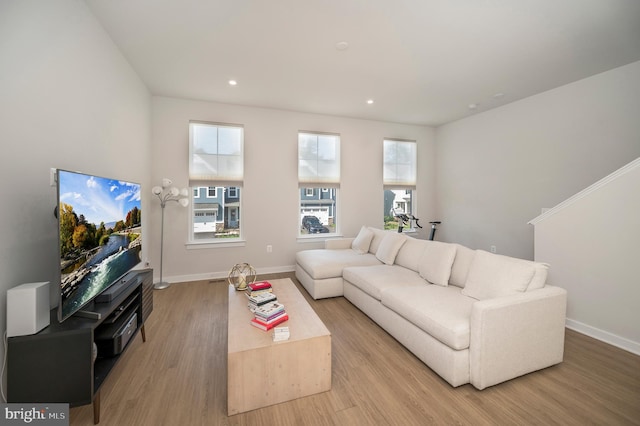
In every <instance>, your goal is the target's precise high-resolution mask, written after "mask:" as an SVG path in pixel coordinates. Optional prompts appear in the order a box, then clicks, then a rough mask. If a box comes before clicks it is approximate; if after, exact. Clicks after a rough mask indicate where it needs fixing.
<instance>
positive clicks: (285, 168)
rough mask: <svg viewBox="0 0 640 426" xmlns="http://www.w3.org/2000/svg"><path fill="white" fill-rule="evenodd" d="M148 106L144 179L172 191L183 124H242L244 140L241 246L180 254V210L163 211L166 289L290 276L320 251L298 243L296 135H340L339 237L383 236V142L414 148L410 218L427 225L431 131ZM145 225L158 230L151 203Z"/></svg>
mask: <svg viewBox="0 0 640 426" xmlns="http://www.w3.org/2000/svg"><path fill="white" fill-rule="evenodd" d="M152 102H153V114H152V115H153V118H152V120H153V130H152V138H153V156H152V159H153V161H152V170H151V176H152V179H153V182H155V184H157V183H159V182H160V180H161V179H162V178H163V177H168V178H170V179H172V180H173V181H174V184H176V185H177V186H179V187H184V186H187V185H188V176H187V175H188V123H189V120H202V121H212V122H221V123H235V124H242V125H244V130H245V180H244V188H243V191H242V198H243V201H242V203H243V205H242V207H243V212H242V220H243V232H244V237H245V239H246V245H245V246H244V247H232V248H229V247H226V248H212V249H198V250H188V249H187V248H186V247H185V243H186V241H187V236H188V209H184V208H181V207H179V206H177V205H176V204H172V205H169V206H168V207H167V208H166V210H165V248H164V256H163V264H164V274H163V278H164V279H166V280H168V281H170V282H172V281H174V282H175V281H182V280H190V279H204V278H212V277H220V276H226V274H227V273H228V271H229V270H230V269H231V267H232V266H233V265H234V264H236V263H239V262H248V263H250V264H251V265H253V266H254V267H255V268H256V269H257V270H258V272H259V273H266V272H277V271H284V270H292V269H293V266H294V264H295V253H296V252H297V251H298V250H301V249H307V248H318V247H321V246H322V244H321V243H320V242H317V241H316V242H315V243H307V242H299V241H298V239H297V237H298V224H299V220H300V217H299V207H298V203H299V200H298V181H297V176H298V175H297V173H298V169H297V152H298V151H297V150H298V142H297V135H298V131H299V130H307V131H322V132H332V133H338V134H340V138H341V150H342V152H341V164H342V170H341V184H340V185H341V186H340V193H339V209H340V224H339V226H340V229H341V232H342V234H343V235H345V236H355V235H356V234H357V232H358V230H359V229H360V226H362V225H371V226H377V227H381V226H382V212H383V191H382V140H383V139H384V138H385V137H396V138H403V139H413V140H417V141H418V157H419V159H418V170H419V175H418V178H419V182H420V185H419V188H418V191H417V192H418V193H417V205H418V206H417V208H418V210H417V213H416V216H417V217H419V218H421V219H423V220H424V222H425V223H426V222H428V221H429V220H430V218H431V217H433V212H434V200H435V198H434V191H433V188H434V184H433V182H434V165H435V163H434V149H433V143H434V142H433V130H432V129H430V128H426V127H422V126H410V125H401V124H391V123H383V122H376V121H366V120H356V119H349V118H340V117H332V116H325V115H316V114H303V113H297V112H289V111H281V110H273V109H264V108H253V107H242V106H234V105H226V104H216V103H209V102H198V101H189V100H180V99H173V98H166V97H154V98H153V101H152ZM156 201H157V200H156ZM151 217H152V222H151V226H152V229H154V230H159V229H160V208H159V205H158V203H152V211H151ZM427 224H428V223H427ZM425 232H426V231H425ZM158 234H159V232H156V233H155V234H154V236H153V238H152V239H151V247H150V251H151V262H152V265H153V266H154V267H156V268H157V267H158V265H159V257H160V254H159V245H160V241H159V235H158ZM267 244H270V245H272V246H273V252H272V253H269V254H268V253H267V252H266V246H267ZM155 274H156V276H158V274H159V272H158V271H157V270H156V271H155Z"/></svg>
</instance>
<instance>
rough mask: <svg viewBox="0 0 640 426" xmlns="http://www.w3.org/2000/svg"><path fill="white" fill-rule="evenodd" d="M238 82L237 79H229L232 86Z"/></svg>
mask: <svg viewBox="0 0 640 426" xmlns="http://www.w3.org/2000/svg"><path fill="white" fill-rule="evenodd" d="M236 84H238V82H237V81H235V80H229V85H230V86H235V85H236Z"/></svg>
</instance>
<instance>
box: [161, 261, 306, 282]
mask: <svg viewBox="0 0 640 426" xmlns="http://www.w3.org/2000/svg"><path fill="white" fill-rule="evenodd" d="M295 270H296V267H295V265H285V266H275V267H266V268H256V274H258V275H265V274H280V273H283V272H293V271H295ZM154 272H155V271H154ZM228 276H229V271H221V272H208V273H206V274H190V275H173V276H170V277H167V276H163V277H162V280H163V281H166V282H168V283H182V282H189V281H204V280H226V279H227V277H228ZM157 279H158V277H154V281H156V280H157Z"/></svg>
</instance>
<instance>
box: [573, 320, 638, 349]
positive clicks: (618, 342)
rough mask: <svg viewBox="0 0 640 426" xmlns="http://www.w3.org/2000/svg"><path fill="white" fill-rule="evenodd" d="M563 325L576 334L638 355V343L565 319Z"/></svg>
mask: <svg viewBox="0 0 640 426" xmlns="http://www.w3.org/2000/svg"><path fill="white" fill-rule="evenodd" d="M565 325H566V327H567V328H568V329H570V330H573V331H577V332H578V333H581V334H585V335H587V336H589V337H593V338H594V339H597V340H600V341H603V342H605V343H608V344H610V345H613V346H616V347H618V348H620V349H624V350H625V351H629V352H631V353H633V354H636V355H640V343H638V342H634V341H632V340H629V339H626V338H624V337H620V336H618V335H615V334H613V333H609V332H608V331H604V330H600V329H599V328H595V327H592V326H590V325H587V324H584V323H581V322H580V321H575V320H572V319H569V318H567V320H566V323H565Z"/></svg>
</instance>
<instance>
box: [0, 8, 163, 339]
mask: <svg viewBox="0 0 640 426" xmlns="http://www.w3.org/2000/svg"><path fill="white" fill-rule="evenodd" d="M0 64H2V65H1V66H0V94H1V95H0V144H2V154H1V155H0V182H2V185H1V186H0V188H1V189H0V191H1V192H0V200H2V201H1V202H2V207H1V209H2V217H1V220H0V235H1V236H2V238H0V330H2V331H4V330H5V329H6V290H7V289H9V288H11V287H14V286H17V285H19V284H22V283H26V282H35V281H54V280H55V279H56V276H57V275H58V274H59V272H58V270H59V262H58V259H57V247H56V246H57V220H56V219H55V218H54V216H53V210H54V207H55V204H56V195H55V187H52V186H50V184H49V171H50V168H65V169H70V170H78V171H83V172H87V173H93V174H99V175H103V176H109V177H121V178H123V179H127V180H132V181H135V182H140V183H142V184H143V185H145V187H147V188H148V187H149V186H148V185H149V175H150V171H149V161H150V160H149V151H150V149H149V144H150V129H151V124H150V115H151V105H150V95H149V93H148V91H147V89H146V87H145V86H144V84H143V83H142V82H141V80H140V79H139V78H138V76H137V74H135V73H134V72H133V70H132V69H131V67H130V66H129V64H128V62H127V61H126V60H125V59H124V58H123V56H122V55H121V54H120V52H119V51H118V49H117V48H116V47H115V45H114V44H113V43H112V41H111V39H110V38H109V37H108V36H107V35H106V33H105V32H104V31H103V29H102V27H101V26H100V25H99V24H98V22H97V21H96V20H95V18H94V17H93V15H92V14H91V13H90V12H89V10H88V9H87V7H86V5H85V3H84V2H82V1H77V0H56V1H31V0H24V1H11V2H7V1H3V2H2V3H1V4H0ZM148 200H149V197H145V199H144V200H143V204H142V206H143V207H142V209H143V211H144V210H145V209H146V208H147V206H148ZM143 232H146V230H145V231H143ZM56 292H57V289H56V288H55V287H54V286H53V285H52V288H51V294H52V300H51V306H52V307H53V306H57V304H58V300H57V299H56V298H55V297H54V296H55V295H56Z"/></svg>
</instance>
